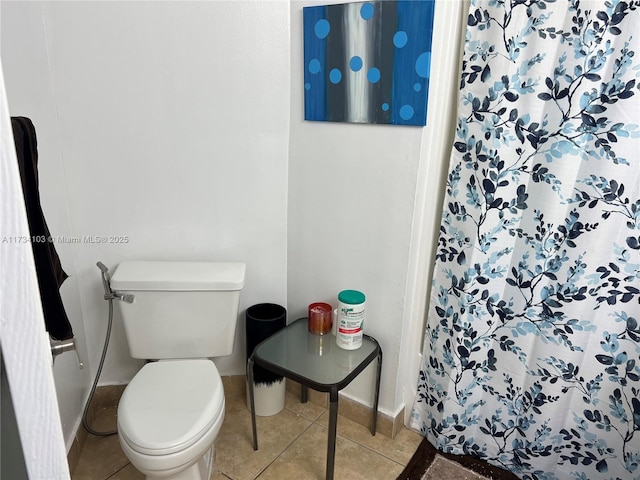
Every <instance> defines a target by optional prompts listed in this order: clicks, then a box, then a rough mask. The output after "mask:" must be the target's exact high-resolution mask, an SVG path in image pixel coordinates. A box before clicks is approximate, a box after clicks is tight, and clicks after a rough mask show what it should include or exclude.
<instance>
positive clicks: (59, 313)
mask: <svg viewBox="0 0 640 480" xmlns="http://www.w3.org/2000/svg"><path fill="white" fill-rule="evenodd" d="M11 126H12V127H13V138H14V141H15V144H16V154H17V155H18V166H19V169H20V177H21V179H22V192H23V194H24V203H25V206H26V208H27V220H28V222H29V232H30V234H31V238H30V240H31V248H32V250H33V259H34V261H35V264H36V273H37V275H38V285H39V288H40V299H41V301H42V311H43V313H44V323H45V327H46V329H47V331H48V332H49V335H51V337H52V338H54V339H56V340H66V339H68V338H71V337H73V330H72V328H71V324H70V323H69V319H68V318H67V313H66V312H65V310H64V305H63V303H62V298H61V297H60V290H59V289H60V285H62V283H63V282H64V281H65V280H66V278H67V274H66V273H65V271H64V270H63V269H62V265H61V264H60V258H59V257H58V253H57V252H56V249H55V245H54V242H53V240H52V239H51V235H50V234H49V228H48V227H47V222H46V221H45V219H44V215H43V214H42V207H41V206H40V193H39V191H38V142H37V139H36V129H35V127H34V126H33V123H32V122H31V120H29V119H28V118H26V117H11Z"/></svg>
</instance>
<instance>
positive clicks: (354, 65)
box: [349, 55, 362, 72]
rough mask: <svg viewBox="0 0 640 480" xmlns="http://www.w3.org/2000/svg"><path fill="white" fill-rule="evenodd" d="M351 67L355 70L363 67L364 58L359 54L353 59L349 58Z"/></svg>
mask: <svg viewBox="0 0 640 480" xmlns="http://www.w3.org/2000/svg"><path fill="white" fill-rule="evenodd" d="M349 67H350V68H351V70H353V71H354V72H357V71H358V70H360V69H361V68H362V59H361V58H360V57H358V56H357V55H354V56H353V57H351V60H349Z"/></svg>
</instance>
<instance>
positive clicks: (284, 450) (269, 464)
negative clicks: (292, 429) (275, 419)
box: [253, 406, 322, 480]
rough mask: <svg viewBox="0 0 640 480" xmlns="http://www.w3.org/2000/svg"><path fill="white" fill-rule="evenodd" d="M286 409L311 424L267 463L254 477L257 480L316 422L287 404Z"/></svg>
mask: <svg viewBox="0 0 640 480" xmlns="http://www.w3.org/2000/svg"><path fill="white" fill-rule="evenodd" d="M284 410H288V411H289V412H291V413H293V414H294V415H299V416H301V417H303V418H304V419H305V420H308V421H309V425H307V426H306V427H305V429H304V430H302V432H300V434H299V435H298V436H297V437H296V438H294V439H293V440H292V441H291V442H290V443H289V444H288V445H287V446H286V447H284V449H283V450H282V451H281V452H280V453H279V454H278V455H276V457H275V458H274V459H273V460H271V461H270V462H269V463H268V464H267V465H266V466H265V467H264V468H263V469H262V470H260V471H259V472H258V474H257V475H256V476H255V477H253V480H256V479H257V478H259V477H260V475H262V474H263V473H264V471H265V470H266V469H267V468H269V467H270V466H271V464H273V462H275V461H276V460H278V458H280V457H281V456H282V454H283V453H284V452H286V451H287V450H289V448H290V447H291V446H292V445H293V444H294V443H295V442H296V441H297V440H298V439H299V438H300V437H302V435H304V434H305V432H306V431H307V430H309V429H310V428H311V427H312V426H313V425H314V424H315V422H314V421H313V420H309V419H308V418H307V417H305V416H304V415H300V414H299V413H297V412H294V411H293V410H291V409H290V408H287V407H286V406H285V407H284ZM320 416H322V414H320Z"/></svg>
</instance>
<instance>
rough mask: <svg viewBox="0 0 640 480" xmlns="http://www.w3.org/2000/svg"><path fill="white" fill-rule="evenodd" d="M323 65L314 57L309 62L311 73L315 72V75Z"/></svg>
mask: <svg viewBox="0 0 640 480" xmlns="http://www.w3.org/2000/svg"><path fill="white" fill-rule="evenodd" d="M321 67H322V65H321V64H320V60H318V59H317V58H314V59H313V60H311V61H310V62H309V73H313V74H314V75H315V74H316V73H318V72H319V71H320V68H321Z"/></svg>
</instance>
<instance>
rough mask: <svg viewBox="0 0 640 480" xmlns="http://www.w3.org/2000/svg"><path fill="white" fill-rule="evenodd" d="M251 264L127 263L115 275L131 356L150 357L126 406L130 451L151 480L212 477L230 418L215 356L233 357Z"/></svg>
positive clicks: (124, 440)
mask: <svg viewBox="0 0 640 480" xmlns="http://www.w3.org/2000/svg"><path fill="white" fill-rule="evenodd" d="M244 278H245V264H244V263H230V262H226V263H224V262H138V261H130V262H129V261H128V262H122V263H120V265H118V267H117V268H116V271H115V272H114V274H113V275H112V277H111V288H112V289H113V290H114V291H115V292H116V294H117V295H118V296H119V298H120V299H121V301H118V302H116V303H117V304H118V306H119V308H120V312H121V314H122V322H123V325H124V330H125V334H126V337H127V343H128V345H129V352H130V354H131V356H132V357H133V358H139V359H145V360H149V362H148V363H146V364H145V365H144V366H143V367H142V368H141V369H140V371H139V372H138V373H137V374H136V375H135V376H134V378H133V379H132V380H131V382H129V384H128V385H127V387H126V388H125V390H124V393H123V394H122V397H121V399H120V403H119V405H118V437H119V440H120V446H121V447H122V451H123V452H124V454H125V455H126V456H127V458H128V459H129V461H130V462H131V463H132V464H133V466H134V467H136V468H137V469H138V470H139V471H140V472H142V473H143V474H145V475H146V478H147V479H148V480H152V479H161V478H162V479H165V480H166V479H169V480H208V479H209V477H210V475H211V471H212V468H213V459H214V448H213V445H214V442H215V439H216V437H217V435H218V432H219V431H220V427H221V426H222V422H223V420H224V407H225V403H224V390H223V387H222V380H221V378H220V374H219V373H218V370H217V369H216V366H215V364H214V363H213V361H212V360H211V358H212V357H219V356H223V355H230V354H231V353H232V351H233V343H234V339H235V333H236V323H237V320H238V305H239V300H240V290H241V289H242V288H243V286H244Z"/></svg>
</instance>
